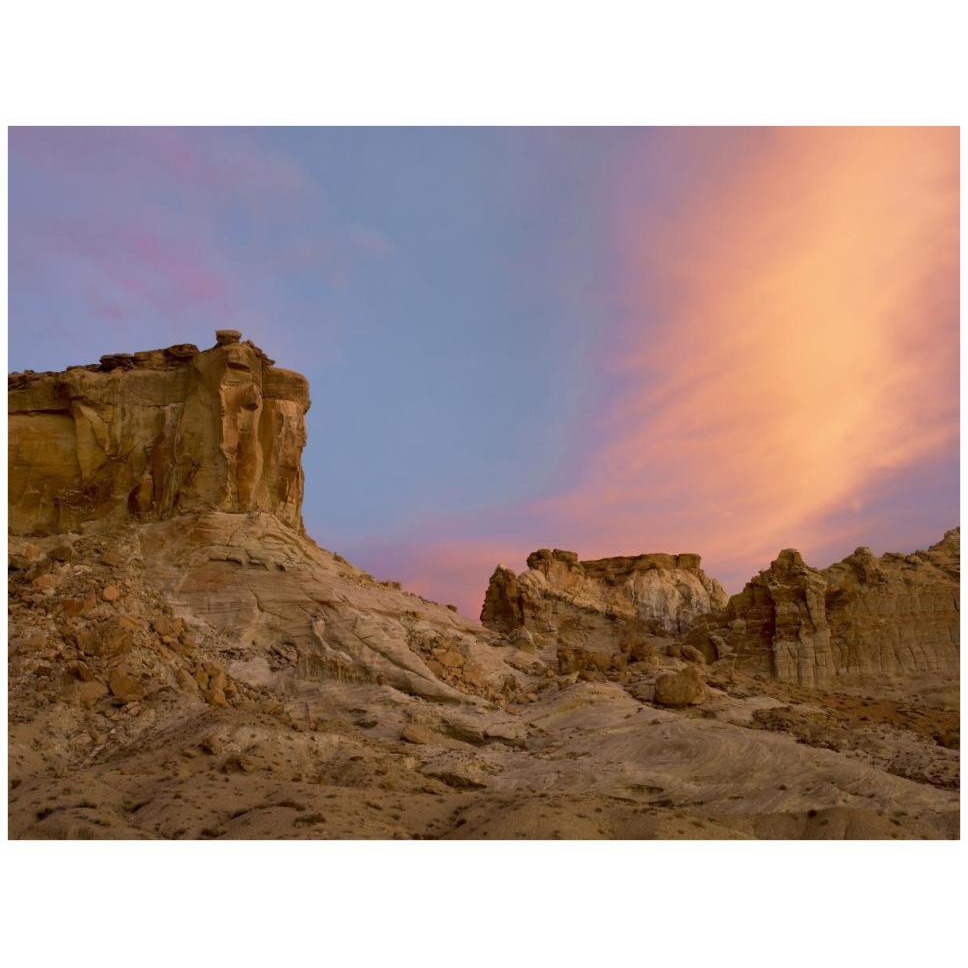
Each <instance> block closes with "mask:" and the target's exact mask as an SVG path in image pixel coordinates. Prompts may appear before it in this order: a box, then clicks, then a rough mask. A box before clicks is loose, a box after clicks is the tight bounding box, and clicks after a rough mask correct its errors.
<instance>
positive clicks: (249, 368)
mask: <svg viewBox="0 0 968 968" xmlns="http://www.w3.org/2000/svg"><path fill="white" fill-rule="evenodd" d="M220 334H221V335H220V336H219V337H218V340H219V342H218V345H217V346H215V347H214V348H212V349H211V350H208V351H206V352H204V353H197V352H192V353H183V352H182V351H181V350H179V349H178V348H172V350H168V351H152V352H150V353H147V354H139V356H140V357H141V358H140V359H136V358H135V357H134V356H125V355H124V354H115V355H112V356H107V357H104V358H102V361H101V364H100V365H99V366H98V365H96V366H93V367H79V368H72V369H70V370H68V371H66V372H64V373H49V374H36V373H35V374H14V375H12V376H11V377H10V378H9V380H8V412H9V449H8V456H9V475H10V529H11V531H12V532H13V533H15V534H27V533H32V534H52V533H56V532H63V531H67V530H71V529H74V528H76V526H77V525H79V524H80V523H82V522H84V521H89V520H92V519H96V518H112V519H121V518H125V517H135V518H139V519H143V520H145V519H146V520H151V519H158V518H164V517H169V516H171V515H173V514H179V513H183V512H185V511H189V510H192V509H206V508H221V509H223V510H228V511H247V510H256V509H260V510H265V511H271V512H272V513H274V514H276V515H277V516H278V517H279V518H280V520H282V521H284V522H285V523H287V524H289V525H291V526H293V527H296V528H301V526H302V522H301V516H300V503H301V499H302V488H303V479H302V468H301V466H300V454H301V452H302V448H303V446H304V445H305V442H306V432H305V426H304V419H303V418H304V415H305V413H306V410H307V409H308V407H309V394H308V388H307V384H306V380H305V378H304V377H302V376H300V375H299V374H297V373H292V372H290V371H288V370H281V369H277V368H275V367H273V366H272V365H271V362H270V361H268V360H267V358H266V357H265V354H263V353H262V351H261V350H259V349H258V348H257V347H255V346H253V345H252V344H251V343H248V342H246V343H241V342H238V334H237V333H236V332H235V331H234V330H223V331H220Z"/></svg>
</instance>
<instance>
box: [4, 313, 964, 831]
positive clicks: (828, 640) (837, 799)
mask: <svg viewBox="0 0 968 968" xmlns="http://www.w3.org/2000/svg"><path fill="white" fill-rule="evenodd" d="M308 405H309V400H308V395H307V394H306V384H305V380H304V379H303V378H302V377H300V376H298V375H297V374H294V373H288V372H287V371H284V370H278V369H276V368H275V367H274V366H273V364H272V363H271V361H269V360H267V359H266V358H265V357H264V355H263V354H262V353H261V351H260V350H258V349H257V348H256V347H254V346H252V344H251V343H243V342H242V341H241V338H240V335H239V334H238V333H237V332H233V331H220V332H219V333H218V334H217V345H216V346H215V347H213V348H212V349H210V350H207V351H205V352H199V351H198V350H197V349H196V348H195V347H193V346H176V347H169V348H168V349H167V350H156V351H151V352H149V353H142V354H134V355H120V354H119V355H113V356H108V357H104V358H103V359H102V361H101V363H100V364H97V365H95V366H89V367H75V368H71V369H70V370H68V371H67V372H66V373H60V374H31V373H26V374H16V375H14V376H13V377H11V380H10V409H11V415H12V417H11V442H10V456H11V494H10V501H11V528H12V530H13V531H14V533H13V534H12V535H10V537H9V540H8V545H9V560H8V586H9V587H8V615H9V626H10V650H9V652H10V654H9V663H8V717H9V749H8V766H9V770H8V772H9V774H10V784H9V797H8V800H9V817H8V828H9V831H10V836H11V837H13V838H38V837H40V838H51V837H56V838H80V837H83V838H92V837H94V838H108V837H110V838H120V839H133V838H142V837H152V838H154V837H165V838H172V839H184V838H203V839H209V838H223V837H231V838H235V837H237V838H241V839H256V838H263V837H273V838H279V837H287V838H288V837H321V838H327V839H333V838H353V839H358V838H360V837H381V838H390V837H394V838H396V837H422V838H440V837H456V838H464V837H468V838H474V839H483V838H489V839H515V838H518V837H530V838H541V839H548V838H551V837H619V838H622V839H657V838H659V839H663V838H671V837H675V838H680V837H699V836H702V837H717V838H721V837H724V836H729V837H750V836H756V837H779V838H783V839H789V838H791V837H814V836H824V837H829V836H837V837H858V838H865V839H867V838H871V837H897V836H899V835H903V836H909V837H938V836H944V837H957V836H958V830H959V826H958V793H957V783H958V775H959V773H958V771H959V760H958V751H957V746H958V743H959V719H958V709H957V704H958V700H957V690H956V680H955V679H953V678H952V676H951V674H950V672H948V673H945V674H944V675H934V676H928V677H925V678H927V679H930V681H929V682H928V683H926V684H919V683H917V682H913V683H912V682H908V681H905V680H903V679H901V680H900V681H899V682H897V683H895V684H894V685H892V689H893V690H894V697H893V698H891V696H890V695H888V691H887V690H883V691H882V692H881V693H879V696H880V698H879V699H878V700H877V701H876V702H874V701H869V696H868V686H867V685H866V684H865V686H864V689H863V693H864V695H863V697H854V699H853V700H851V698H850V697H848V696H845V695H836V696H825V695H824V694H823V693H818V692H815V691H813V690H808V689H804V688H802V687H801V686H799V685H794V684H788V683H787V682H781V681H778V679H779V678H780V677H785V678H787V679H794V680H796V681H803V682H810V683H814V682H818V681H820V680H821V679H822V676H823V675H827V674H830V673H831V672H836V670H837V669H838V663H843V662H844V661H846V663H847V666H848V667H849V668H853V667H856V668H858V669H864V668H868V667H869V668H872V669H875V668H876V669H882V668H885V667H893V666H892V663H893V664H895V665H896V664H900V663H903V662H915V663H922V664H923V663H927V662H929V661H933V659H931V657H932V656H933V657H937V656H938V655H940V654H941V651H940V649H939V647H938V641H939V640H940V639H941V637H942V635H943V633H944V632H945V631H948V632H950V622H949V619H950V612H951V608H952V598H951V596H952V589H954V592H955V593H956V591H957V582H958V542H957V533H953V534H951V535H949V536H947V537H946V539H945V541H944V542H942V543H941V544H940V545H938V546H935V547H934V548H932V549H929V551H928V552H923V553H920V554H918V555H914V556H885V557H884V558H881V559H874V558H873V556H871V555H870V554H869V553H867V552H864V551H858V552H857V553H855V555H853V556H851V557H850V558H849V559H847V560H846V561H845V562H843V563H841V565H838V566H834V567H833V568H830V569H827V570H826V571H823V572H820V571H817V570H815V569H811V568H808V567H807V566H806V565H805V564H804V563H803V562H802V560H801V559H800V557H799V555H797V554H796V553H795V552H788V553H784V554H783V555H781V556H780V559H778V561H777V562H775V563H774V566H773V567H772V568H771V569H770V570H769V572H768V573H764V575H761V576H758V579H754V581H753V582H752V583H751V588H750V589H747V593H744V595H745V597H744V596H737V598H736V599H734V600H733V603H731V604H730V605H727V601H726V597H725V595H724V594H723V592H722V589H721V588H720V587H719V585H718V584H717V583H716V582H714V581H712V580H711V579H709V578H708V577H707V576H705V575H704V574H703V572H702V571H701V569H700V562H699V559H698V557H697V556H695V555H678V556H673V555H643V556H639V557H636V558H608V559H602V560H599V561H579V560H578V557H577V555H575V554H573V553H570V552H562V551H539V552H535V554H533V555H532V556H531V557H530V558H529V559H528V570H527V571H525V572H524V573H523V574H521V575H515V574H514V573H512V572H510V571H508V570H507V569H498V570H497V571H496V572H495V576H494V578H493V579H492V582H491V586H490V588H489V589H488V594H487V601H486V603H485V608H484V615H483V618H484V621H485V624H486V625H488V626H489V627H488V628H482V627H481V626H480V625H477V624H475V623H473V622H471V621H469V620H467V619H465V618H464V617H463V616H461V615H460V614H459V613H458V612H457V611H456V610H455V609H453V608H452V607H448V606H444V605H437V604H435V603H433V602H429V601H427V600H425V599H423V598H421V597H420V596H418V595H415V594H413V593H410V592H407V591H405V590H404V589H402V588H401V587H400V585H399V584H398V583H396V582H382V581H377V580H376V579H375V578H373V577H372V576H370V575H368V574H366V573H365V572H363V571H361V570H360V569H359V568H356V567H354V566H353V565H352V564H350V563H349V562H347V561H346V560H345V559H343V558H341V557H340V556H339V555H337V554H333V553H331V552H329V551H326V550H324V549H323V548H320V547H319V546H318V545H316V544H315V542H314V541H312V539H311V538H310V537H309V536H308V535H306V534H305V532H304V531H303V530H302V527H301V520H300V498H301V495H302V472H301V470H300V467H299V455H300V450H301V448H302V444H303V440H304V431H303V415H304V413H305V411H306V408H307V407H308ZM731 608H732V612H730V609H731ZM700 613H702V614H700ZM700 632H701V634H699V633H700ZM693 633H696V634H697V635H698V637H697V639H696V644H693V643H692V642H691V641H686V638H687V637H688V636H689V635H691V634H693ZM676 637H678V640H676ZM912 643H913V645H912ZM731 655H735V656H737V657H738V661H737V664H736V666H735V667H731V662H729V661H726V662H724V661H721V660H722V659H723V658H724V657H725V658H726V659H729V657H730V656H731ZM844 656H846V657H847V658H846V659H845V658H844ZM865 663H866V665H865ZM746 667H749V668H751V669H757V670H760V669H761V670H764V671H765V672H766V673H767V674H766V675H765V676H764V677H753V676H750V675H747V674H745V673H744V671H743V669H744V668H746ZM937 667H938V668H942V665H940V664H939V665H938V666H937ZM949 667H950V664H949V666H944V668H949ZM932 668H933V667H932ZM776 670H779V673H777V672H776ZM818 670H824V671H822V672H819V671H818ZM917 678H918V677H911V679H917ZM922 685H924V688H923V690H922ZM900 818H904V819H903V820H902V819H900Z"/></svg>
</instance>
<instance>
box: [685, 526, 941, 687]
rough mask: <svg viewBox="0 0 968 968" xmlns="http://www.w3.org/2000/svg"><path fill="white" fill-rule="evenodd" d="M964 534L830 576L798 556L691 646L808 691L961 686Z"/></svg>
mask: <svg viewBox="0 0 968 968" xmlns="http://www.w3.org/2000/svg"><path fill="white" fill-rule="evenodd" d="M959 581H960V529H958V528H955V529H954V530H952V531H948V532H947V533H946V534H945V536H944V538H943V539H942V540H941V541H940V542H938V543H937V544H935V545H932V546H931V547H930V548H928V549H927V550H926V551H917V552H915V553H914V554H911V555H904V554H891V553H889V554H885V555H883V556H882V557H880V558H877V557H875V556H874V555H873V553H872V552H871V551H870V549H869V548H858V549H857V550H856V551H855V552H854V553H853V554H852V555H849V556H848V557H847V558H845V559H844V560H843V561H841V562H838V563H837V564H834V565H831V566H830V567H829V568H825V569H823V570H820V569H817V568H811V567H810V566H809V565H806V564H805V563H804V561H803V559H802V558H801V557H800V554H799V552H797V551H795V550H792V549H788V550H786V551H782V552H780V555H779V557H778V558H777V559H776V561H774V562H773V563H772V564H771V565H770V567H769V568H768V569H766V570H765V571H762V572H760V573H759V574H758V575H757V576H756V577H755V578H753V579H751V580H750V581H749V582H748V583H747V585H746V587H745V588H744V589H743V591H742V592H740V593H739V594H738V595H734V596H733V597H732V598H731V599H730V601H729V604H728V606H727V607H726V608H725V609H723V610H722V611H720V612H718V613H715V614H713V615H711V616H705V617H703V618H701V619H699V620H698V621H697V623H696V626H695V628H694V629H693V630H692V631H691V632H689V633H688V634H687V635H686V637H685V640H686V641H688V642H689V643H691V644H693V645H694V646H696V647H697V648H699V649H700V650H701V651H702V652H703V653H704V654H705V655H706V657H707V660H709V661H715V660H716V659H721V658H724V657H726V656H735V662H736V666H737V668H741V669H743V670H745V671H746V672H750V673H754V674H760V675H765V676H770V677H772V678H776V679H780V680H782V681H784V682H791V683H798V684H800V685H804V686H808V687H816V688H822V687H827V686H829V685H830V684H831V683H832V681H833V680H834V679H835V678H836V677H860V678H864V679H868V678H870V677H878V676H891V675H897V674H904V673H915V672H938V673H942V674H944V675H950V676H952V677H957V674H958V657H959Z"/></svg>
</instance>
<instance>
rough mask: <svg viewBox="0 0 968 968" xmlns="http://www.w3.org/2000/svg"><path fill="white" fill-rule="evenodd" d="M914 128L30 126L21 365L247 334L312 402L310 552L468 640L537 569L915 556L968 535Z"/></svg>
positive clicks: (17, 208) (924, 133) (952, 388)
mask: <svg viewBox="0 0 968 968" xmlns="http://www.w3.org/2000/svg"><path fill="white" fill-rule="evenodd" d="M920 130H921V133H919V132H918V129H893V133H892V129H839V130H832V129H703V128H692V129H643V128H618V129H616V128H590V129H556V128H539V129H528V128H517V129H508V128H485V129H475V128H401V129H393V128H382V129H381V128H376V129H374V128H337V129H321V128H295V129H291V128H263V129H259V128H247V129H224V128H216V129H206V128H191V129H172V128H169V129H112V128H88V129H66V128H33V129H23V128H21V129H12V130H11V133H10V169H9V172H10V174H9V179H10V180H9V188H10V191H9V197H10V207H9V212H10V243H11V244H10V328H9V354H10V368H11V369H12V370H16V369H25V368H30V369H34V370H43V369H61V368H63V367H65V366H68V365H71V364H75V363H86V362H93V361H95V360H97V358H98V357H99V356H100V355H101V354H103V353H109V352H123V351H127V352H130V351H134V350H141V349H150V348H154V347H158V346H165V345H169V344H171V343H177V342H194V343H197V344H198V345H200V346H202V347H205V346H208V345H211V343H212V342H213V333H214V330H215V329H216V328H221V327H234V328H238V329H241V330H242V331H243V333H244V334H245V336H246V337H247V338H251V339H253V340H254V341H255V342H256V343H257V344H259V345H260V346H262V347H263V349H265V350H266V352H267V353H268V354H269V355H270V356H271V357H273V358H275V359H276V360H277V361H278V363H279V365H281V366H285V367H289V368H292V369H296V370H299V371H301V372H303V373H305V374H306V375H307V377H308V378H309V380H310V386H311V394H312V399H313V406H312V409H311V411H310V413H309V417H308V424H309V445H308V447H307V450H306V454H305V460H304V463H305V467H306V474H307V488H306V502H305V508H304V517H305V520H306V525H307V529H308V530H309V532H310V533H311V534H312V535H313V536H314V537H315V538H316V539H317V540H318V541H319V542H320V543H321V544H323V545H324V546H325V547H328V548H331V549H332V550H335V551H340V552H341V553H343V554H345V555H347V556H348V557H350V558H352V559H353V560H356V561H357V562H358V563H359V564H361V565H363V566H364V567H367V568H369V569H371V570H373V571H374V572H375V573H377V574H378V575H379V577H382V578H398V579H402V580H404V582H405V583H407V584H408V585H409V586H410V587H413V588H415V589H417V590H419V591H421V592H422V593H424V594H428V595H430V596H431V597H435V598H438V599H443V600H450V601H457V602H458V604H460V606H461V608H462V609H463V610H464V611H465V612H467V613H468V614H471V615H474V614H476V611H477V608H478V605H479V601H480V598H481V596H482V594H483V588H484V585H485V584H486V580H487V575H488V573H489V572H490V570H491V569H492V568H493V565H494V564H496V563H497V561H498V560H503V561H506V563H508V564H511V565H512V566H515V567H521V566H522V565H523V559H524V557H525V555H526V554H527V553H528V551H530V550H532V549H533V548H535V547H539V546H545V545H552V546H561V547H572V548H574V549H575V550H577V551H579V552H580V553H581V554H582V556H583V557H597V556H603V555H607V554H631V553H639V552H643V551H659V550H662V551H697V552H700V553H703V554H704V555H705V559H706V563H707V565H708V566H709V568H710V570H711V571H712V572H713V573H714V574H717V575H719V576H720V577H723V578H724V579H725V580H726V581H727V583H728V584H730V585H731V587H733V588H735V587H738V585H739V584H741V583H742V580H743V578H745V577H747V576H749V575H750V574H752V573H753V572H755V571H756V570H758V569H759V568H761V567H765V566H766V565H767V564H768V562H769V558H770V557H771V556H772V555H773V554H775V551H776V550H779V548H781V547H786V546H788V545H791V544H798V545H799V546H800V547H801V549H802V550H804V553H805V554H807V555H808V556H809V555H813V556H814V559H813V560H815V563H817V564H820V565H823V564H827V563H829V561H830V560H833V559H834V558H835V557H840V556H842V555H843V554H845V553H847V552H849V551H850V550H852V548H853V547H854V545H855V544H860V543H863V544H871V545H873V546H875V550H878V551H883V550H888V549H899V550H911V549H913V548H914V547H917V546H923V545H924V544H926V543H928V541H933V540H936V538H937V537H940V533H941V531H943V530H944V528H946V527H950V526H952V525H954V524H955V523H957V513H958V505H957V483H958V458H957V438H958V424H957V380H958V377H957V366H956V365H955V367H954V370H953V371H952V368H951V365H950V361H951V360H952V359H954V360H955V364H956V360H957V296H958V276H957V268H956V265H955V264H954V262H952V259H951V255H952V253H954V255H955V257H956V256H957V179H956V177H954V176H953V175H952V172H953V171H954V168H953V165H956V163H957V137H956V136H955V137H954V138H953V139H952V137H951V136H950V135H949V134H947V133H945V131H944V129H920ZM949 130H951V129H949ZM912 171H913V172H915V173H919V174H923V180H921V181H918V178H917V177H914V178H912V176H911V174H910V173H911V172H912ZM952 179H953V180H952ZM892 206H893V208H892ZM898 206H900V207H901V208H900V210H898ZM882 211H884V212H886V211H891V213H892V214H891V218H890V220H886V219H885V220H883V223H882V221H881V220H880V216H879V214H878V213H880V212H882ZM847 237H849V238H850V239H851V240H852V242H851V245H850V246H849V247H848V248H847V249H846V250H844V251H842V250H841V240H842V239H844V238H847ZM926 239H928V240H932V241H930V243H929V244H926V242H925V240H926ZM845 261H846V263H849V267H850V271H849V273H847V272H843V271H842V269H843V266H844V265H845ZM899 265H903V266H904V269H903V270H902V271H900V272H899V271H898V270H897V266H899ZM858 280H860V282H859V281H858ZM861 282H862V283H863V287H862V286H861ZM926 292H927V293H929V296H928V297H927V298H925V297H924V293H926ZM926 331H929V332H932V333H933V337H932V339H931V341H930V342H929V343H926V342H925V341H924V340H923V339H921V336H920V334H922V333H924V332H926ZM926 345H930V346H933V347H934V348H935V350H936V352H934V351H932V352H930V353H929V352H928V351H927V350H925V349H924V346H926ZM911 347H914V349H913V350H912V349H911ZM918 347H921V348H920V349H919V348H918ZM872 361H873V362H874V363H875V364H876V366H874V369H873V370H871V366H872ZM868 372H870V373H872V374H873V375H872V376H870V377H866V378H864V379H858V378H857V374H858V373H868ZM884 374H887V378H885V377H884ZM825 401H826V402H825ZM831 401H839V402H836V403H833V402H831ZM813 408H816V412H817V413H818V414H820V415H821V416H820V417H819V418H818V417H815V416H814V412H813ZM824 414H826V416H824ZM831 414H833V415H835V416H836V419H834V418H833V417H831ZM911 428H918V429H917V430H916V431H915V430H912V429H911ZM912 441H914V443H912ZM919 441H920V443H918V442H919ZM804 442H806V443H804ZM808 560H809V559H808Z"/></svg>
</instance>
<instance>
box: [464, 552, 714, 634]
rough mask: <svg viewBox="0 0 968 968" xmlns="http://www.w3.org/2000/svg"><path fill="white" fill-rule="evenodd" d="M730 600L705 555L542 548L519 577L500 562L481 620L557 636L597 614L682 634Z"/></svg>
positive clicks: (498, 627)
mask: <svg viewBox="0 0 968 968" xmlns="http://www.w3.org/2000/svg"><path fill="white" fill-rule="evenodd" d="M725 604H726V593H725V592H724V591H723V589H722V586H721V585H720V584H719V582H717V581H716V580H715V579H713V578H710V577H709V576H708V575H706V574H705V572H703V570H702V568H701V567H700V558H699V555H692V554H683V555H667V554H648V555H637V556H635V557H630V558H601V559H599V560H595V561H579V560H578V555H577V554H575V552H573V551H560V550H558V549H555V550H554V551H549V550H547V549H542V550H540V551H535V552H534V553H533V554H531V555H529V556H528V570H527V571H525V572H523V573H522V574H520V575H515V574H514V573H513V572H511V571H510V570H509V569H507V568H504V567H503V566H498V568H497V569H496V570H495V572H494V574H493V575H492V576H491V581H490V584H489V585H488V589H487V594H486V596H485V599H484V607H483V609H482V611H481V622H482V623H483V624H484V625H485V626H486V627H488V628H491V629H494V630H495V631H499V632H511V631H513V630H516V629H519V628H524V629H528V630H531V631H534V632H537V633H539V634H549V633H550V634H554V633H556V632H558V631H560V630H561V628H562V626H563V625H565V624H567V623H568V622H575V621H580V617H581V616H584V617H586V618H588V617H590V616H595V617H598V618H603V617H604V618H607V619H608V620H609V621H625V622H629V621H631V622H634V623H642V624H643V625H644V626H647V627H649V628H652V629H653V630H655V631H664V632H668V633H676V632H680V631H683V630H684V629H686V628H688V627H689V626H690V625H691V623H692V621H693V620H694V619H695V618H696V617H697V616H698V615H702V614H703V613H705V612H709V611H712V610H714V609H717V608H721V607H723V606H725Z"/></svg>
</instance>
